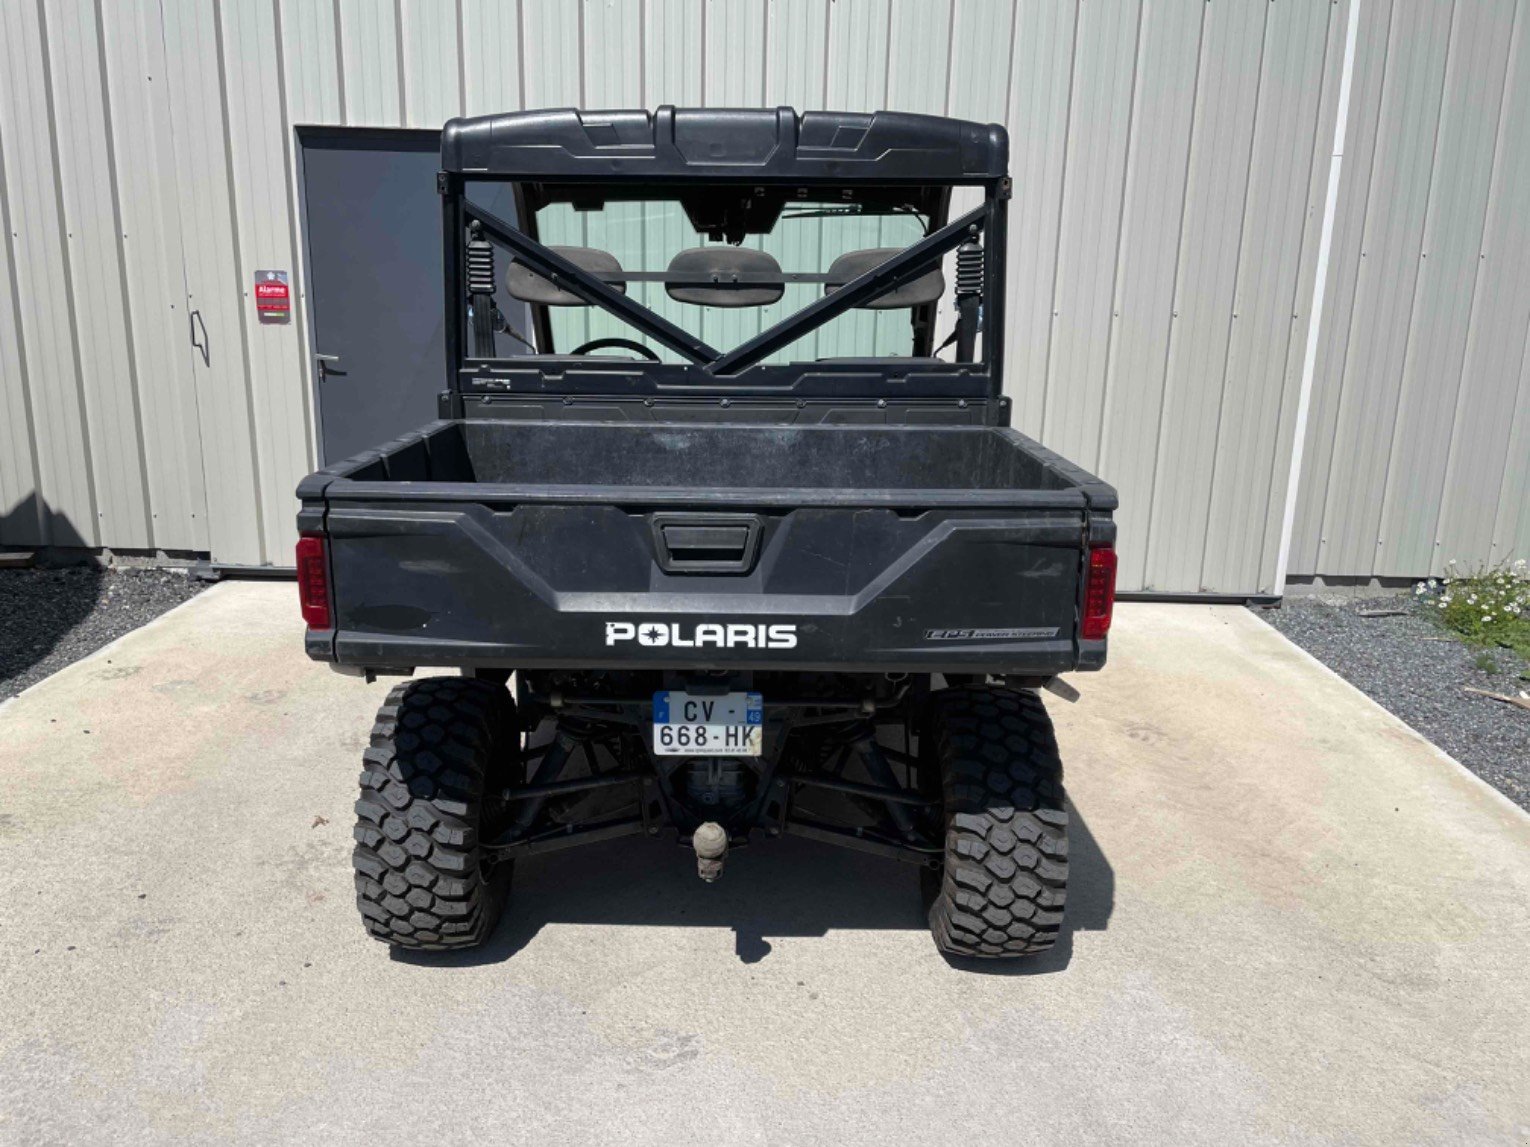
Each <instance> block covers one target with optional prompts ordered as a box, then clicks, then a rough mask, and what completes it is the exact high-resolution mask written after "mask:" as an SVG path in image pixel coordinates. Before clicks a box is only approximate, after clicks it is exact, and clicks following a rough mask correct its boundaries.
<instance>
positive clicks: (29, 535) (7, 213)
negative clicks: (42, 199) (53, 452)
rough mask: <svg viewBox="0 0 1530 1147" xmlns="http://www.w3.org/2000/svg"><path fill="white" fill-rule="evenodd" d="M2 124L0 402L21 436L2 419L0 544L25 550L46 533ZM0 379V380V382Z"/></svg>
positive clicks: (0, 119)
mask: <svg viewBox="0 0 1530 1147" xmlns="http://www.w3.org/2000/svg"><path fill="white" fill-rule="evenodd" d="M3 121H4V116H3V115H0V224H3V226H4V228H5V234H4V236H3V246H0V251H3V252H4V254H5V279H6V289H7V290H8V291H9V293H10V299H9V302H10V306H9V307H7V308H6V309H7V310H8V311H9V312H10V316H9V317H10V321H11V327H10V333H11V338H10V339H9V340H0V355H3V353H4V352H5V351H6V349H7V347H6V342H7V341H8V342H9V349H10V355H9V356H5V357H13V358H14V361H15V363H16V370H15V373H14V374H11V372H9V371H7V372H5V375H4V377H10V378H14V379H15V380H16V383H17V384H18V385H17V393H16V395H15V396H10V395H9V394H6V395H5V396H4V397H5V398H6V405H7V407H12V406H13V405H14V403H15V401H16V398H19V399H20V405H21V411H22V423H21V425H22V428H23V430H24V431H25V435H24V437H23V438H22V439H21V441H20V442H19V443H18V441H17V435H16V425H15V423H14V422H13V421H12V420H11V419H10V418H7V420H6V422H7V436H8V437H9V439H10V445H11V449H10V450H8V451H6V452H5V454H4V455H3V456H0V467H3V469H0V479H3V478H4V477H5V473H6V471H7V470H9V472H10V473H11V478H10V483H9V484H10V486H11V488H12V489H13V490H14V494H15V496H16V497H17V501H15V502H14V503H11V502H9V500H8V499H7V503H6V504H3V505H0V529H3V530H4V531H5V533H4V534H3V535H0V542H4V543H6V544H8V545H31V544H35V543H43V542H46V541H47V538H48V533H47V519H46V518H45V517H44V515H43V507H42V498H41V496H40V494H41V491H42V473H41V470H40V468H39V466H38V458H37V429H36V422H35V420H34V418H33V416H32V385H31V376H30V372H29V371H28V366H27V348H26V334H25V332H24V331H23V329H22V325H21V287H20V285H19V283H18V282H17V278H16V268H17V259H16V250H15V246H14V244H13V242H12V239H13V237H14V235H15V230H14V228H13V225H12V223H11V205H10V192H9V185H10V184H9V178H8V175H7V170H6V167H7V165H6V160H5V156H6V150H5V134H6V132H5V123H4V122H3ZM4 333H5V330H4V329H3V328H0V335H3V334H4ZM5 357H0V366H4V365H6V363H5ZM4 377H0V383H3V382H4ZM7 390H8V388H7ZM7 413H10V411H9V410H8V411H7ZM23 454H24V455H25V456H26V459H27V464H28V466H29V468H30V470H31V479H32V480H31V491H30V497H31V500H32V514H31V518H32V522H31V528H27V527H26V526H25V525H24V524H23V523H21V522H17V521H14V520H13V518H12V515H13V514H15V512H16V510H17V509H18V508H19V507H21V506H22V505H23V504H24V502H25V501H26V497H27V495H23V494H22V491H23V490H24V489H25V488H26V483H25V480H24V478H23V477H22V475H21V474H20V473H19V472H17V471H16V470H15V469H13V468H12V467H11V466H10V465H9V460H10V459H13V458H15V457H18V456H21V455H23Z"/></svg>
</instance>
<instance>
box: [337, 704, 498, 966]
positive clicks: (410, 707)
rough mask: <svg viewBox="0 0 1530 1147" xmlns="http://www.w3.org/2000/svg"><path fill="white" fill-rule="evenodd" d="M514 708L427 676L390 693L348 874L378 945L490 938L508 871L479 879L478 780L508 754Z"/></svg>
mask: <svg viewBox="0 0 1530 1147" xmlns="http://www.w3.org/2000/svg"><path fill="white" fill-rule="evenodd" d="M514 704H515V703H514V701H513V700H512V699H511V697H510V694H509V692H508V691H507V690H506V689H505V688H504V686H502V685H499V684H496V683H494V682H492V681H485V680H475V679H472V678H463V677H424V678H419V679H416V680H412V681H405V682H403V683H402V684H400V685H396V686H394V688H393V689H392V690H391V691H390V692H389V693H388V698H387V700H386V701H384V702H383V704H382V707H381V708H380V709H379V710H378V711H377V721H376V723H375V724H374V725H373V726H372V736H371V744H370V745H369V747H368V748H367V750H366V751H365V752H364V753H363V754H362V771H361V796H360V797H359V798H358V799H357V801H356V829H355V838H356V847H355V849H354V850H353V851H352V854H351V864H352V867H353V868H354V869H355V876H356V906H357V907H358V908H359V909H360V910H361V917H362V921H363V923H364V924H365V925H366V929H367V931H368V932H369V933H370V934H371V935H372V936H374V937H376V938H377V939H378V940H382V941H384V942H385V943H388V944H393V945H396V946H397V947H400V948H415V949H425V950H445V949H451V948H470V947H473V946H474V945H477V944H481V943H482V942H483V941H484V940H485V939H487V938H488V936H489V934H490V933H491V932H492V931H493V929H494V925H495V923H496V922H497V920H498V918H499V913H500V909H501V907H502V906H503V901H504V891H505V888H504V885H505V878H506V877H507V876H508V872H507V871H504V870H503V869H502V868H499V867H497V868H496V869H495V870H494V872H493V874H492V875H486V874H485V872H484V871H483V869H482V867H481V865H480V863H479V861H480V853H479V850H478V832H479V827H480V820H481V816H482V810H483V806H484V786H485V782H486V780H488V779H489V778H491V777H497V776H498V775H499V772H500V769H501V767H502V766H503V764H504V761H503V760H501V759H499V758H498V757H497V754H498V755H499V756H503V755H506V754H508V753H510V752H511V751H512V749H511V744H512V742H511V741H510V738H511V737H513V730H514V727H515V722H514Z"/></svg>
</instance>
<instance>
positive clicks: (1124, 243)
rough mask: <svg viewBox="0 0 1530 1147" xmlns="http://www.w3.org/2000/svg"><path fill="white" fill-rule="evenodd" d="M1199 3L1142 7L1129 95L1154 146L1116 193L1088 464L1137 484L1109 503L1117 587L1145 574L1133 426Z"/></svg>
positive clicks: (1176, 251)
mask: <svg viewBox="0 0 1530 1147" xmlns="http://www.w3.org/2000/svg"><path fill="white" fill-rule="evenodd" d="M1206 11H1207V8H1206V5H1204V4H1200V5H1195V6H1193V7H1184V6H1178V7H1177V6H1173V5H1170V6H1169V7H1167V8H1159V7H1157V6H1149V7H1148V8H1146V9H1145V10H1144V13H1143V27H1144V31H1143V40H1142V46H1141V50H1140V61H1139V63H1138V65H1137V66H1138V70H1139V76H1138V81H1137V86H1138V89H1139V90H1138V93H1137V94H1136V95H1135V96H1134V100H1135V101H1136V103H1137V105H1138V108H1139V111H1138V113H1137V117H1136V120H1137V123H1136V126H1134V129H1133V130H1134V133H1135V132H1141V133H1143V134H1144V135H1146V136H1147V137H1148V138H1151V139H1152V140H1153V141H1154V146H1152V147H1150V148H1147V149H1146V150H1145V151H1144V150H1143V149H1142V148H1139V147H1138V146H1137V144H1136V143H1135V142H1133V144H1132V154H1133V156H1135V157H1137V158H1136V159H1135V160H1134V162H1133V163H1132V165H1131V169H1130V172H1129V176H1130V177H1129V179H1128V181H1127V182H1126V185H1125V190H1124V197H1123V209H1124V215H1123V219H1122V223H1121V227H1122V231H1123V236H1122V240H1121V242H1120V243H1119V244H1118V251H1119V253H1118V262H1119V265H1120V269H1119V271H1118V274H1117V280H1118V281H1117V286H1116V290H1115V296H1116V297H1115V298H1114V300H1113V302H1112V306H1111V317H1112V329H1111V346H1110V347H1109V349H1108V356H1109V357H1108V365H1107V369H1106V385H1107V393H1106V398H1105V401H1103V402H1102V404H1101V419H1100V421H1101V429H1100V436H1099V441H1098V444H1097V450H1098V454H1097V456H1098V459H1099V463H1098V470H1097V471H1096V472H1097V473H1099V474H1100V475H1102V476H1103V477H1104V478H1105V479H1106V480H1107V481H1109V482H1111V483H1113V484H1115V485H1116V486H1117V488H1118V489H1121V490H1123V491H1137V492H1142V493H1143V497H1142V498H1140V499H1139V498H1136V497H1134V496H1131V495H1128V496H1127V497H1126V498H1125V499H1124V500H1123V504H1122V506H1121V509H1120V510H1119V511H1118V512H1117V518H1116V520H1117V527H1118V533H1117V543H1116V550H1117V553H1118V554H1119V555H1120V559H1119V560H1120V562H1121V572H1120V573H1119V575H1118V581H1119V584H1121V585H1122V586H1123V587H1131V588H1137V587H1140V586H1141V585H1142V583H1143V579H1144V578H1145V576H1146V561H1147V533H1146V530H1145V529H1139V526H1145V524H1146V522H1147V521H1148V520H1149V518H1150V515H1151V500H1152V486H1153V482H1152V473H1153V468H1154V467H1155V466H1156V464H1157V458H1158V454H1157V441H1158V436H1157V434H1156V433H1143V432H1142V431H1143V428H1144V427H1147V426H1151V427H1154V428H1157V427H1158V426H1159V425H1160V422H1161V419H1162V414H1163V406H1164V402H1165V398H1166V395H1165V385H1166V377H1167V370H1168V342H1169V338H1170V334H1171V328H1172V325H1173V308H1174V300H1173V298H1172V292H1173V290H1174V285H1175V283H1176V281H1177V277H1178V266H1179V256H1180V251H1181V244H1182V242H1183V226H1184V221H1185V217H1186V202H1185V189H1186V186H1187V183H1188V179H1189V163H1190V142H1191V135H1192V132H1193V121H1194V119H1195V112H1196V107H1197V103H1198V84H1199V74H1200V61H1201V55H1202V43H1203V36H1204V30H1205V18H1206ZM1187 12H1189V13H1193V14H1194V20H1193V33H1191V32H1190V31H1189V25H1190V23H1191V22H1190V21H1185V20H1184V17H1185V14H1186V13H1187ZM1182 21H1183V22H1184V23H1183V25H1182V24H1181V22H1182ZM1187 47H1188V48H1189V51H1188V52H1186V48H1187ZM1160 57H1162V58H1160ZM1181 75H1188V76H1189V79H1190V83H1189V85H1188V87H1186V86H1185V85H1183V84H1180V83H1178V82H1177V80H1178V78H1179V77H1180V76H1181ZM1171 149H1172V150H1173V151H1174V154H1172V155H1171V154H1170V152H1171ZM1180 151H1182V153H1183V154H1182V155H1180V154H1179V152H1180ZM1176 175H1177V181H1176ZM1170 219H1172V220H1173V228H1172V233H1171V229H1170V227H1169V225H1168V224H1169V221H1170ZM1139 228H1140V232H1141V234H1140V236H1139V235H1138V230H1139ZM1165 268H1167V271H1168V275H1167V279H1165V277H1164V274H1163V272H1164V269H1165ZM1165 283H1166V285H1167V289H1164V285H1165ZM1155 342H1161V343H1162V347H1161V349H1158V350H1157V351H1154V349H1153V346H1154V343H1155ZM1128 348H1129V351H1128ZM1116 375H1124V376H1125V377H1126V378H1127V379H1128V380H1129V382H1134V385H1131V384H1129V385H1126V386H1124V387H1121V386H1118V385H1117V384H1116V380H1115V376H1116ZM1118 425H1120V426H1122V427H1124V428H1127V433H1126V435H1125V438H1124V443H1123V444H1122V445H1121V446H1119V447H1118V446H1117V444H1116V436H1115V433H1114V431H1115V428H1116V427H1117V426H1118ZM1144 461H1145V462H1146V467H1145V469H1146V480H1138V479H1141V478H1142V476H1143V470H1144V465H1143V463H1144Z"/></svg>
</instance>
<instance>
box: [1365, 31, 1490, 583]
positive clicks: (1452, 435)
mask: <svg viewBox="0 0 1530 1147" xmlns="http://www.w3.org/2000/svg"><path fill="white" fill-rule="evenodd" d="M1518 22H1519V5H1518V4H1516V5H1515V7H1514V14H1513V16H1512V17H1511V19H1510V24H1509V36H1508V39H1507V44H1508V45H1509V48H1508V51H1506V53H1505V60H1504V74H1503V75H1502V76H1500V77H1499V85H1498V113H1497V115H1496V116H1495V117H1494V128H1493V149H1492V156H1491V158H1490V159H1489V161H1488V170H1487V179H1486V185H1485V187H1484V192H1483V204H1482V222H1481V224H1480V225H1479V227H1478V228H1477V241H1476V243H1475V244H1474V245H1473V250H1475V251H1477V252H1478V253H1479V254H1478V257H1477V259H1476V260H1474V261H1473V263H1472V286H1471V291H1470V294H1469V298H1468V303H1467V315H1466V323H1465V332H1464V335H1463V337H1462V339H1461V353H1460V356H1459V358H1458V359H1457V361H1456V363H1455V367H1454V370H1453V372H1452V374H1453V376H1454V378H1455V380H1456V395H1455V401H1454V402H1453V403H1452V404H1451V418H1450V432H1449V434H1448V435H1447V436H1446V439H1445V463H1444V466H1443V467H1442V468H1441V471H1440V481H1439V486H1438V488H1437V489H1436V491H1435V494H1434V496H1433V497H1432V498H1431V499H1430V500H1429V503H1428V504H1427V505H1419V506H1417V511H1418V512H1419V513H1431V514H1432V521H1433V528H1432V529H1431V530H1430V531H1429V532H1430V534H1431V535H1432V539H1433V540H1432V545H1431V546H1430V554H1429V558H1428V561H1427V565H1426V566H1425V568H1424V569H1423V570H1419V571H1417V572H1427V573H1431V574H1435V573H1442V572H1443V570H1444V563H1445V561H1446V560H1447V555H1444V554H1442V553H1441V552H1440V548H1441V541H1442V534H1444V532H1445V530H1444V528H1443V523H1442V521H1441V515H1442V513H1443V511H1444V507H1445V498H1446V491H1447V490H1448V489H1449V487H1450V479H1451V476H1452V474H1453V473H1454V470H1455V460H1456V457H1457V449H1456V447H1457V432H1458V430H1459V427H1460V424H1461V415H1462V411H1463V408H1464V407H1465V404H1466V399H1467V396H1468V395H1469V394H1470V393H1471V383H1470V379H1469V378H1468V376H1467V374H1466V363H1467V357H1468V355H1469V354H1470V353H1471V343H1472V334H1473V331H1474V329H1475V327H1476V323H1477V315H1478V300H1479V295H1478V291H1479V288H1480V286H1481V283H1482V263H1483V259H1482V256H1481V251H1482V250H1483V246H1484V244H1485V242H1486V240H1487V229H1488V225H1489V222H1490V220H1491V218H1492V211H1491V205H1490V200H1491V197H1492V189H1493V182H1494V179H1495V177H1496V175H1497V172H1498V163H1499V160H1500V158H1501V157H1502V154H1503V146H1504V132H1503V128H1504V123H1505V121H1506V118H1507V115H1506V113H1507V111H1508V106H1509V98H1508V97H1509V84H1508V67H1509V59H1508V53H1509V52H1512V46H1513V44H1514V42H1515V29H1516V25H1517V24H1518ZM1447 85H1448V77H1447ZM1446 90H1448V86H1447V89H1446ZM1443 98H1444V96H1443V95H1442V99H1443ZM1426 385H1427V381H1426ZM1390 508H1391V507H1390V505H1388V504H1386V503H1384V504H1383V507H1382V515H1383V516H1382V520H1383V522H1385V521H1386V517H1387V512H1388V510H1389V509H1390ZM1452 556H1453V555H1452Z"/></svg>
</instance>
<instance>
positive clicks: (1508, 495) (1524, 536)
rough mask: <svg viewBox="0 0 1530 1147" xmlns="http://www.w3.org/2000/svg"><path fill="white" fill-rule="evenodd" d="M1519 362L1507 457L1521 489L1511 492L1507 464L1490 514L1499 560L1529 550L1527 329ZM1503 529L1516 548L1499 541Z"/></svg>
mask: <svg viewBox="0 0 1530 1147" xmlns="http://www.w3.org/2000/svg"><path fill="white" fill-rule="evenodd" d="M1519 362H1520V367H1519V389H1518V391H1517V392H1516V394H1515V397H1514V414H1513V416H1512V429H1511V430H1510V432H1509V451H1508V458H1509V459H1511V460H1512V459H1514V458H1518V459H1519V467H1520V472H1519V475H1518V481H1519V484H1520V490H1519V492H1518V493H1517V494H1515V493H1512V492H1511V490H1510V486H1511V484H1512V483H1513V482H1514V481H1515V474H1514V469H1513V466H1512V465H1507V464H1506V465H1505V466H1504V471H1503V478H1502V479H1501V480H1500V482H1499V486H1498V508H1497V512H1496V513H1495V514H1494V515H1493V541H1492V546H1493V549H1494V551H1496V552H1494V553H1493V556H1494V557H1495V558H1496V559H1497V560H1499V561H1508V560H1510V559H1511V558H1520V557H1527V556H1530V554H1527V552H1526V551H1530V326H1527V327H1526V328H1525V343H1524V349H1523V350H1522V351H1521V352H1520V356H1519ZM1516 442H1519V443H1520V445H1521V446H1522V447H1523V449H1521V450H1520V451H1519V452H1518V453H1517V454H1516V453H1515V451H1514V444H1515V443H1516ZM1516 507H1517V508H1518V510H1519V514H1518V520H1517V521H1516V522H1515V523H1514V524H1513V525H1512V526H1509V527H1505V526H1504V525H1503V523H1504V522H1505V521H1506V520H1507V519H1508V516H1509V512H1510V511H1511V510H1512V509H1513V508H1516ZM1505 529H1507V530H1508V533H1509V536H1510V537H1511V538H1514V539H1515V540H1516V541H1517V542H1518V545H1517V546H1510V545H1508V544H1506V543H1503V542H1501V541H1500V539H1501V538H1502V537H1503V536H1504V532H1505Z"/></svg>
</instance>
